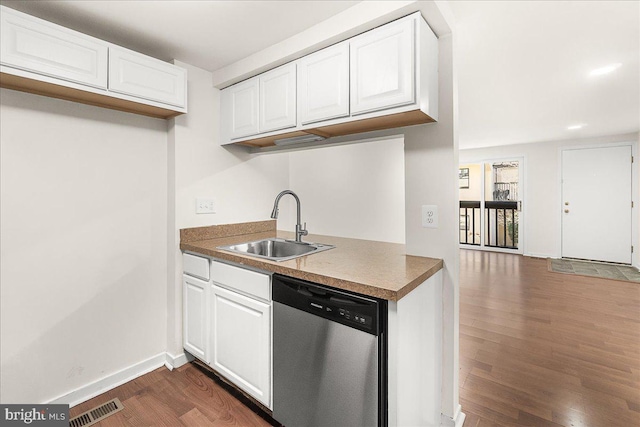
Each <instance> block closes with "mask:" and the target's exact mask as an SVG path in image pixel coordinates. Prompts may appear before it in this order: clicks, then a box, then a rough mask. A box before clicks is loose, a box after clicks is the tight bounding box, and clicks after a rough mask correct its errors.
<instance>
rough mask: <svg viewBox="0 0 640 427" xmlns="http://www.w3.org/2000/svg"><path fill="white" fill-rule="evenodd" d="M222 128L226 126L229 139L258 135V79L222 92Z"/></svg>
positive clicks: (255, 78)
mask: <svg viewBox="0 0 640 427" xmlns="http://www.w3.org/2000/svg"><path fill="white" fill-rule="evenodd" d="M220 108H221V110H222V111H221V113H222V117H223V123H222V124H223V126H228V129H229V138H231V139H234V138H241V137H243V136H249V135H255V134H256V133H258V78H257V77H254V78H252V79H249V80H246V81H244V82H242V83H238V84H235V85H233V86H231V87H228V88H226V89H224V90H223V91H222V94H221V106H220Z"/></svg>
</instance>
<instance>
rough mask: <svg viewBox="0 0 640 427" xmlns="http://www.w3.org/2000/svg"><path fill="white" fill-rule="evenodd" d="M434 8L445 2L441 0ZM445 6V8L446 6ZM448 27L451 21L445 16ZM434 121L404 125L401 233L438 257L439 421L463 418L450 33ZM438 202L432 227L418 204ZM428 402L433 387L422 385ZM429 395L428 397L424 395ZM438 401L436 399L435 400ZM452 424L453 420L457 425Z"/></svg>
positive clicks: (416, 248) (415, 249) (441, 51)
mask: <svg viewBox="0 0 640 427" xmlns="http://www.w3.org/2000/svg"><path fill="white" fill-rule="evenodd" d="M439 7H446V9H447V10H449V9H448V5H446V4H443V5H439ZM449 11H450V10H449ZM448 22H449V25H450V26H453V24H452V21H451V20H448ZM438 88H439V93H438V106H439V107H438V123H434V124H428V125H422V126H411V127H408V128H405V134H404V144H405V168H406V172H405V180H406V181H405V182H406V190H405V197H406V218H407V219H406V221H407V223H406V236H407V243H406V244H407V253H408V254H410V255H419V256H428V257H434V258H442V259H443V261H444V269H443V271H442V277H443V287H442V322H443V324H442V334H443V335H442V345H443V348H442V354H441V357H442V364H441V365H440V366H434V369H438V368H440V369H441V373H442V389H441V391H440V390H438V395H439V396H440V395H441V396H442V404H441V407H437V405H436V407H434V406H432V405H431V404H429V406H428V407H427V406H425V412H432V411H433V412H435V411H437V410H438V409H441V411H442V414H443V421H442V425H447V426H448V425H453V424H452V423H453V422H462V421H463V419H462V418H461V416H460V415H459V411H460V406H459V403H458V402H459V396H458V370H459V367H458V366H459V361H458V354H459V296H460V286H459V272H460V268H459V263H460V251H459V249H458V139H457V133H456V129H457V121H458V111H457V108H458V107H457V76H456V68H455V56H454V51H453V35H452V34H447V35H443V36H441V37H439V38H438ZM423 205H436V206H437V207H438V217H439V221H438V222H439V224H438V227H437V228H423V227H422V215H421V212H422V206H423ZM422 392H423V393H424V395H425V396H428V397H429V399H428V400H427V399H425V401H428V402H433V401H434V400H436V399H435V396H434V394H435V391H433V390H432V389H431V390H430V389H428V388H425V389H424V390H422ZM429 394H431V396H429ZM438 400H439V399H438ZM456 420H457V421H456ZM456 425H457V424H456Z"/></svg>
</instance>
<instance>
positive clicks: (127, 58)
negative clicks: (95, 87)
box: [109, 47, 187, 107]
mask: <svg viewBox="0 0 640 427" xmlns="http://www.w3.org/2000/svg"><path fill="white" fill-rule="evenodd" d="M186 85H187V71H186V70H185V69H183V68H180V67H177V66H175V65H173V64H169V63H167V62H164V61H160V60H159V59H155V58H151V57H149V56H146V55H143V54H141V53H137V52H133V51H130V50H127V49H121V48H116V47H110V48H109V90H110V91H113V92H117V93H123V94H125V95H131V96H137V97H140V98H144V99H148V100H151V101H157V102H162V103H165V104H171V105H175V106H178V107H184V106H185V104H186V93H187V90H186Z"/></svg>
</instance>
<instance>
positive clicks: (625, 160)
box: [562, 146, 631, 264]
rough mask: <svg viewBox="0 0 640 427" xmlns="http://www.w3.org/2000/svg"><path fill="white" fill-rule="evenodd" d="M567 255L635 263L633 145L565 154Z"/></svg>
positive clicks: (564, 233)
mask: <svg viewBox="0 0 640 427" xmlns="http://www.w3.org/2000/svg"><path fill="white" fill-rule="evenodd" d="M562 256H563V257H564V258H579V259H589V260H597V261H608V262H618V263H625V264H630V263H631V146H619V147H606V148H587V149H575V150H564V151H563V152H562Z"/></svg>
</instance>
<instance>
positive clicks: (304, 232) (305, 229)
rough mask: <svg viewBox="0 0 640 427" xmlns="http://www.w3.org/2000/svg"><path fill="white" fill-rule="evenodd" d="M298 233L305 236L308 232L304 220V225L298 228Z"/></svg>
mask: <svg viewBox="0 0 640 427" xmlns="http://www.w3.org/2000/svg"><path fill="white" fill-rule="evenodd" d="M300 234H301V235H303V236H306V235H307V234H309V232H308V231H307V222H306V221H305V223H304V226H303V227H302V229H301V230H300Z"/></svg>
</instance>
